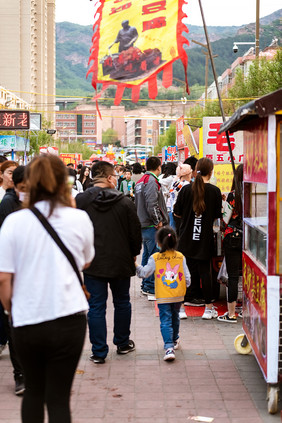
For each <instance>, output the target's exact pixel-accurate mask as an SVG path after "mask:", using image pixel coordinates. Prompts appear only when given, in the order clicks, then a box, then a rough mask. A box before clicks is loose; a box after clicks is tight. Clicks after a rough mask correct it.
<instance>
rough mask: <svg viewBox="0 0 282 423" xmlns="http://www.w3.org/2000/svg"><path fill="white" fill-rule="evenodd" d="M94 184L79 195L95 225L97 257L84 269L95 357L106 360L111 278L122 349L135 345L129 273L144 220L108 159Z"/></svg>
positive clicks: (98, 168) (118, 341)
mask: <svg viewBox="0 0 282 423" xmlns="http://www.w3.org/2000/svg"><path fill="white" fill-rule="evenodd" d="M92 177H93V183H94V186H93V187H92V188H88V190H87V191H85V192H84V193H81V194H78V195H77V196H76V203H77V207H78V208H80V209H82V210H85V211H86V212H87V213H88V215H89V217H90V219H91V220H92V222H93V226H94V238H95V240H94V246H95V252H96V254H95V258H94V259H93V261H92V263H91V265H90V266H89V267H88V268H87V269H86V270H85V271H84V280H85V284H86V287H87V289H88V291H89V292H90V294H91V297H90V300H89V307H90V309H89V313H88V324H89V334H90V342H91V344H92V355H91V357H90V360H92V361H93V362H94V363H104V362H105V358H106V356H107V354H108V350H109V347H108V345H107V325H106V303H107V297H108V284H109V285H110V288H111V291H112V295H113V303H114V309H115V311H114V339H113V342H114V344H115V345H116V346H117V353H118V354H126V353H128V352H130V351H133V350H134V349H135V345H134V342H133V341H132V340H130V339H129V335H130V322H131V303H130V296H129V288H130V277H131V276H134V275H135V264H134V257H136V256H137V255H138V254H139V253H140V250H141V244H142V239H141V226H140V222H139V219H138V216H137V214H136V209H135V206H134V204H133V203H132V201H131V200H130V199H129V198H127V197H125V196H124V194H122V193H121V192H119V191H117V190H116V189H115V187H116V185H117V181H116V175H115V171H114V167H113V166H112V165H111V164H110V163H108V162H103V161H101V162H97V163H95V164H94V165H93V166H92Z"/></svg>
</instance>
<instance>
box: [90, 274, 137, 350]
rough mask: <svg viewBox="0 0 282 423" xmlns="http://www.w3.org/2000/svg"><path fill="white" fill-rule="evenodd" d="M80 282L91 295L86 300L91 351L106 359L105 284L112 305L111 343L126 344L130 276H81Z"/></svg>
mask: <svg viewBox="0 0 282 423" xmlns="http://www.w3.org/2000/svg"><path fill="white" fill-rule="evenodd" d="M84 282H85V285H86V287H87V290H88V291H89V293H90V294H91V297H90V299H89V312H88V325H89V337H90V342H91V344H92V353H93V354H95V355H96V356H98V357H101V358H106V356H107V354H108V351H109V347H108V345H107V322H106V309H107V299H108V283H109V285H110V288H111V291H112V295H113V304H114V339H113V342H114V344H115V345H117V346H119V347H121V346H125V345H127V344H128V341H129V335H130V323H131V303H130V296H129V288H130V278H124V279H118V278H112V279H107V278H98V277H95V276H90V275H84Z"/></svg>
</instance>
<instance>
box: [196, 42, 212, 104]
mask: <svg viewBox="0 0 282 423" xmlns="http://www.w3.org/2000/svg"><path fill="white" fill-rule="evenodd" d="M192 43H195V44H198V45H199V46H202V47H203V48H204V49H205V50H202V53H203V54H204V55H205V56H206V65H205V105H206V101H207V98H208V77H209V50H208V46H207V44H202V43H200V42H199V41H196V40H192ZM212 57H213V58H214V57H218V54H214V55H213V56H212Z"/></svg>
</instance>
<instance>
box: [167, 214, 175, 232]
mask: <svg viewBox="0 0 282 423" xmlns="http://www.w3.org/2000/svg"><path fill="white" fill-rule="evenodd" d="M168 216H169V225H170V226H171V227H172V229H174V230H176V227H175V220H174V216H173V211H169V212H168Z"/></svg>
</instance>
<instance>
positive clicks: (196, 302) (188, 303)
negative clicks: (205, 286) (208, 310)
mask: <svg viewBox="0 0 282 423" xmlns="http://www.w3.org/2000/svg"><path fill="white" fill-rule="evenodd" d="M184 305H186V306H192V307H203V306H204V305H205V301H204V300H202V299H200V298H192V299H191V300H189V301H186V302H185V303H184Z"/></svg>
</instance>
